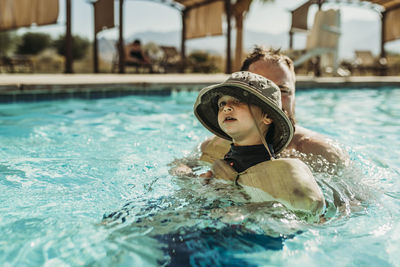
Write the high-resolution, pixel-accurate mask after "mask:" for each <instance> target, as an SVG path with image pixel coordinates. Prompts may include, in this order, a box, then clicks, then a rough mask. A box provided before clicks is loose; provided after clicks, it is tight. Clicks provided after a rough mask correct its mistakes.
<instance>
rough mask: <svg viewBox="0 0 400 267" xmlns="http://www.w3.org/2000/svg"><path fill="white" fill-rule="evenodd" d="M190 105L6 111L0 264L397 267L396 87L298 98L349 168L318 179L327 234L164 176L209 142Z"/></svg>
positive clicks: (178, 98)
mask: <svg viewBox="0 0 400 267" xmlns="http://www.w3.org/2000/svg"><path fill="white" fill-rule="evenodd" d="M195 97H196V93H195V92H179V93H172V94H171V95H170V96H129V97H121V98H110V99H98V100H63V101H51V102H37V103H18V104H1V105H0V125H1V126H0V192H2V193H1V194H0V202H1V205H0V209H1V210H0V211H1V215H0V263H1V264H0V265H2V266H21V265H22V266H37V265H45V266H82V265H85V266H86V265H94V266H157V265H166V264H170V265H172V266H177V265H188V264H190V265H192V266H216V265H229V266H244V265H246V266H252V265H254V266H258V265H269V266H271V265H272V266H282V265H283V266H287V265H296V266H327V265H332V266H400V263H399V262H400V256H399V255H400V223H399V221H400V202H399V199H400V183H399V178H400V174H399V170H400V159H399V158H400V152H399V150H398V148H399V145H400V136H399V134H398V129H399V126H400V122H399V118H400V106H399V105H398V102H399V101H400V90H399V89H389V88H387V89H385V88H380V89H376V90H345V89H340V90H338V89H335V90H322V89H321V90H310V91H299V92H298V93H297V106H296V111H297V117H298V121H299V123H300V124H301V125H302V126H304V127H306V128H309V129H312V130H315V131H318V132H320V133H323V134H326V135H328V136H330V137H332V138H334V139H336V140H338V141H339V142H340V143H342V144H343V146H344V147H345V148H346V150H347V151H348V152H349V154H350V156H351V159H352V164H351V166H349V167H348V168H346V169H344V170H340V171H339V172H338V173H336V174H329V173H323V172H322V173H315V176H316V178H317V180H318V182H319V184H320V185H321V186H322V188H323V191H324V194H325V197H326V199H327V202H328V209H327V214H328V216H327V217H328V221H327V222H326V223H324V224H318V223H315V222H312V221H311V222H310V221H307V220H306V219H305V218H303V217H302V216H300V215H298V214H295V213H292V212H289V211H287V210H286V209H284V207H282V206H281V205H279V204H277V203H266V204H264V205H261V206H259V205H258V206H257V205H246V203H247V197H246V195H245V194H243V193H242V192H241V191H240V190H238V189H237V188H235V187H234V186H230V185H227V184H224V183H220V182H218V181H214V182H212V183H211V184H208V185H205V184H204V183H203V182H202V181H201V179H195V178H176V177H172V176H171V175H169V173H168V170H169V168H170V166H169V164H170V163H171V162H172V161H173V160H174V159H179V158H182V157H195V156H196V154H195V153H194V154H193V151H196V146H197V145H198V144H199V143H200V142H201V141H202V140H204V139H205V138H206V137H207V136H209V132H207V131H206V130H205V129H204V128H203V127H202V126H201V125H200V123H199V122H197V121H196V119H195V118H194V115H193V112H192V106H193V102H194V100H195ZM204 169H206V167H202V168H198V169H197V172H198V173H201V172H202V171H203V170H204ZM354 199H360V200H361V203H362V204H361V206H356V207H354V208H353V207H352V205H351V201H352V200H354ZM338 201H339V202H340V201H341V202H342V203H344V204H345V205H344V207H345V208H344V209H342V210H340V211H339V210H338V209H337V208H336V206H335V205H336V203H337V202H338Z"/></svg>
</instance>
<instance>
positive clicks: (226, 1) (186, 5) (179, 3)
mask: <svg viewBox="0 0 400 267" xmlns="http://www.w3.org/2000/svg"><path fill="white" fill-rule="evenodd" d="M66 1H67V35H68V34H69V35H70V33H69V31H70V22H68V20H70V2H71V0H66ZM116 1H118V2H119V38H118V44H117V46H118V55H119V56H118V58H119V62H118V71H119V73H125V55H124V35H123V30H124V23H123V20H124V3H125V1H127V0H116ZM148 1H152V2H156V3H161V4H166V5H168V6H170V7H172V8H174V9H176V10H178V11H179V12H180V14H181V21H182V31H181V47H180V53H181V59H182V63H183V64H182V68H181V72H183V71H184V67H185V66H184V63H185V58H186V45H185V43H186V40H187V39H188V38H198V37H205V36H210V35H221V34H222V25H221V24H222V23H221V22H219V24H220V25H212V24H210V22H209V21H210V19H212V18H215V17H218V15H219V16H220V17H221V16H222V13H225V14H226V22H227V31H226V46H227V48H226V73H230V72H231V71H232V62H231V57H232V56H231V0H148ZM92 3H93V6H94V11H95V23H94V24H95V31H94V49H93V51H94V72H98V59H97V58H98V55H97V51H98V50H97V37H96V35H97V33H98V32H99V31H101V30H102V29H103V28H110V27H113V26H114V25H113V23H111V21H110V19H109V18H107V19H105V20H103V19H102V18H103V17H105V16H107V14H110V13H112V14H113V12H111V11H110V8H111V6H110V4H111V5H112V6H113V4H114V0H98V1H92ZM215 3H220V4H221V5H219V7H222V5H223V7H224V8H223V10H219V13H218V14H215V10H216V9H215V7H213V6H211V5H213V4H215ZM207 7H209V9H208V11H214V15H217V16H214V17H212V18H211V17H209V18H207V15H208V12H204V11H207ZM205 8H206V10H205ZM196 12H197V13H196ZM194 13H195V14H194ZM193 14H194V16H193ZM199 14H201V15H199ZM201 16H203V17H204V18H201ZM194 17H195V18H194ZM192 18H194V19H197V20H199V18H200V19H201V21H200V22H199V23H193V22H198V21H193V19H192ZM112 20H113V18H112ZM207 23H208V25H207ZM188 24H190V25H188ZM198 24H200V25H203V26H204V27H201V28H200V29H197V28H196V25H197V26H198ZM216 24H218V23H216ZM190 26H192V29H191V28H190ZM193 26H194V27H195V28H194V29H193ZM215 27H217V29H215ZM218 27H220V29H219V28H218ZM213 28H214V29H213ZM197 33H198V34H197ZM188 34H189V35H190V36H188ZM67 40H69V38H67ZM67 42H68V41H67ZM67 62H68V63H67V64H66V72H72V69H71V59H67Z"/></svg>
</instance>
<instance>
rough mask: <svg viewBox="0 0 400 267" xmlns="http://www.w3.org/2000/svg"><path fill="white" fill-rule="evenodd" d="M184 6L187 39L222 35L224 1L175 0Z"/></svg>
mask: <svg viewBox="0 0 400 267" xmlns="http://www.w3.org/2000/svg"><path fill="white" fill-rule="evenodd" d="M175 2H177V3H179V4H181V5H182V6H184V8H183V10H184V11H185V17H184V20H185V25H186V28H185V37H186V39H194V38H201V37H206V36H215V35H222V34H223V32H222V16H223V15H224V12H225V9H224V2H223V1H222V0H211V1H210V0H175Z"/></svg>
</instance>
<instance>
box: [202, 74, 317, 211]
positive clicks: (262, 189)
mask: <svg viewBox="0 0 400 267" xmlns="http://www.w3.org/2000/svg"><path fill="white" fill-rule="evenodd" d="M281 105H282V104H281V94H280V89H279V88H278V87H277V86H276V85H275V84H274V83H273V82H271V81H269V80H268V79H266V78H264V77H262V76H260V75H257V74H254V73H251V72H246V71H242V72H235V73H233V74H232V75H231V76H230V77H229V78H228V79H227V80H226V81H225V82H223V83H221V84H217V85H213V86H209V87H206V88H203V89H202V90H201V91H200V93H199V96H198V97H197V100H196V103H195V105H194V113H195V115H196V117H197V118H198V119H199V121H200V122H201V123H202V124H203V125H204V126H205V127H206V128H207V129H208V130H210V131H211V132H212V133H214V134H216V135H217V136H219V137H221V138H224V139H227V140H231V141H232V144H231V148H230V150H229V152H228V153H227V154H226V155H225V157H224V159H223V160H216V161H215V162H214V164H213V167H212V171H210V172H208V173H207V174H206V175H205V176H207V177H211V176H214V177H215V178H220V179H225V180H228V181H233V182H235V183H236V184H237V185H241V186H243V187H244V189H245V190H246V192H247V193H248V194H249V195H250V196H251V198H252V200H253V201H257V202H263V201H271V200H276V201H279V202H281V203H282V204H284V205H285V206H286V207H288V208H291V209H295V210H303V211H311V212H315V213H318V214H320V213H322V212H323V209H324V197H323V194H322V192H321V189H320V188H319V186H318V185H317V183H316V181H315V179H314V177H313V175H312V174H311V171H310V170H309V169H308V167H307V166H306V165H305V164H304V163H303V162H301V161H300V160H298V159H276V156H275V155H276V154H278V153H279V152H281V151H282V150H283V149H284V148H285V147H286V146H287V145H288V144H289V143H290V141H291V139H292V137H293V125H292V124H291V122H290V120H289V119H288V117H287V116H286V115H285V113H284V112H283V111H282V106H281Z"/></svg>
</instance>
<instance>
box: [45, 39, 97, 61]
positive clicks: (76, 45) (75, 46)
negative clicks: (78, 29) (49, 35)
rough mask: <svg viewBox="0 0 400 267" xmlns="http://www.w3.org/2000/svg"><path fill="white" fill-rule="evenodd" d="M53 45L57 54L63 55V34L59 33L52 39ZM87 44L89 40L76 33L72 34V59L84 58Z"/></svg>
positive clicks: (88, 44)
mask: <svg viewBox="0 0 400 267" xmlns="http://www.w3.org/2000/svg"><path fill="white" fill-rule="evenodd" d="M53 45H54V47H55V48H56V49H57V53H58V54H59V55H62V56H65V35H61V36H59V37H58V38H57V39H56V40H54V42H53ZM89 46H90V41H89V40H88V39H86V38H83V37H80V36H78V35H74V36H72V58H73V59H74V60H79V59H82V58H84V57H85V55H86V53H87V50H88V48H89Z"/></svg>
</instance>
